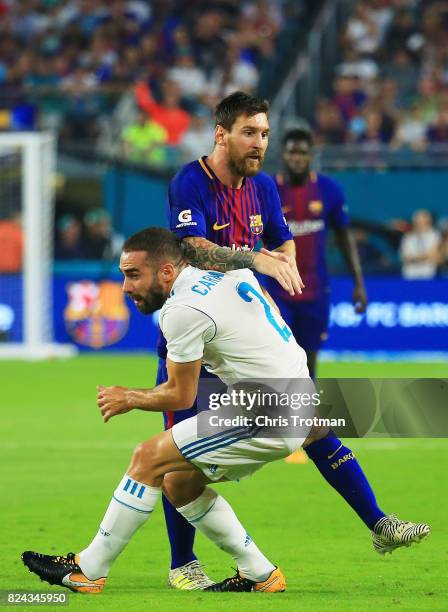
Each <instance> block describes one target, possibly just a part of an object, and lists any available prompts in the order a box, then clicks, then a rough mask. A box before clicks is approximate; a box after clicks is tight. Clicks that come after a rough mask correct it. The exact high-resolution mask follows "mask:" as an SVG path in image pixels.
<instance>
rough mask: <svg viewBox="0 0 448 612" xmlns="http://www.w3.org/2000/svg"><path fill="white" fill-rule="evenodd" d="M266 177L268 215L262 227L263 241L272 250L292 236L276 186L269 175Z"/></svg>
mask: <svg viewBox="0 0 448 612" xmlns="http://www.w3.org/2000/svg"><path fill="white" fill-rule="evenodd" d="M266 179H267V180H269V183H267V184H266V195H267V198H268V199H267V204H268V206H267V208H268V210H269V213H268V214H269V216H268V220H267V223H266V225H265V227H264V229H263V243H264V244H265V246H266V248H267V249H269V250H270V251H272V250H273V249H277V248H278V247H279V246H281V245H282V244H283V243H284V242H286V241H287V240H292V239H293V236H292V234H291V231H290V229H289V225H288V223H287V221H286V219H285V215H284V214H283V211H282V204H281V202H280V196H279V194H278V190H277V187H276V185H275V183H274V181H273V180H272V179H271V178H270V177H266Z"/></svg>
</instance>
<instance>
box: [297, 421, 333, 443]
mask: <svg viewBox="0 0 448 612" xmlns="http://www.w3.org/2000/svg"><path fill="white" fill-rule="evenodd" d="M329 433H330V429H329V428H328V427H327V426H326V425H313V427H312V428H311V431H310V433H309V434H308V436H307V438H306V440H305V442H304V443H303V448H306V447H307V446H308V445H309V444H311V443H312V442H317V440H322V438H325V437H326V436H328V434H329Z"/></svg>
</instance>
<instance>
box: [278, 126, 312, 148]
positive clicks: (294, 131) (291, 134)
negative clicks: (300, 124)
mask: <svg viewBox="0 0 448 612" xmlns="http://www.w3.org/2000/svg"><path fill="white" fill-rule="evenodd" d="M290 140H294V141H297V140H304V141H305V142H307V143H308V144H309V145H310V147H312V146H313V135H312V134H311V132H310V131H309V130H307V129H305V128H291V129H290V130H287V131H286V132H285V133H284V134H283V138H282V146H285V145H286V143H287V142H289V141H290Z"/></svg>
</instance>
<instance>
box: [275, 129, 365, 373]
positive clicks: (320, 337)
mask: <svg viewBox="0 0 448 612" xmlns="http://www.w3.org/2000/svg"><path fill="white" fill-rule="evenodd" d="M312 146H313V137H312V135H311V132H309V131H308V130H306V129H297V128H296V129H291V130H289V131H287V132H286V133H285V135H284V137H283V162H284V172H283V173H282V174H277V175H276V177H275V181H276V183H277V187H278V190H279V194H280V200H281V202H282V209H283V213H284V215H285V218H286V220H287V221H288V224H289V227H290V229H291V232H292V235H293V236H294V242H295V244H296V252H297V261H298V264H299V269H300V272H301V275H302V279H303V282H304V284H305V288H304V290H303V292H302V293H300V294H294V295H290V294H288V293H287V292H286V291H283V290H282V289H281V287H279V286H276V283H272V282H271V280H270V279H268V280H267V287H268V290H269V292H270V293H271V295H272V297H273V298H274V300H275V302H276V303H277V305H278V306H279V308H280V311H281V313H282V316H283V318H284V319H285V321H286V322H287V323H288V325H289V326H290V328H291V330H292V332H293V334H294V336H295V338H296V340H297V342H298V343H299V344H300V346H301V347H302V348H304V349H305V351H306V354H307V359H308V369H309V372H310V376H311V377H313V378H314V377H315V375H316V362H317V354H318V351H319V349H320V346H321V344H322V342H323V341H324V340H325V339H326V337H327V329H328V320H329V312H330V287H329V279H328V272H327V266H326V261H325V250H326V240H327V235H328V229H329V228H332V229H333V230H334V231H335V233H336V238H337V243H338V246H339V248H340V250H341V253H342V254H343V256H344V258H345V260H346V262H347V265H348V268H349V270H350V273H351V275H352V277H353V282H354V289H353V295H352V300H353V304H354V307H355V310H356V312H358V313H361V312H364V311H365V310H366V306H367V295H366V291H365V288H364V281H363V276H362V271H361V265H360V262H359V257H358V252H357V248H356V243H355V241H354V239H353V237H352V236H351V234H350V231H349V229H348V224H349V220H348V216H347V211H346V207H345V198H344V194H343V191H342V188H341V187H340V185H339V184H338V183H337V182H336V181H334V180H333V179H331V178H329V177H328V176H324V175H322V174H318V173H316V172H313V171H312V170H311V161H312Z"/></svg>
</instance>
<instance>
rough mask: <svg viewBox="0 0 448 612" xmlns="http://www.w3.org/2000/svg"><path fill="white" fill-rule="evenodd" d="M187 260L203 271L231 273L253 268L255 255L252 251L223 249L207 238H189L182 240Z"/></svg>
mask: <svg viewBox="0 0 448 612" xmlns="http://www.w3.org/2000/svg"><path fill="white" fill-rule="evenodd" d="M182 245H183V248H184V254H185V258H186V259H187V260H188V261H189V262H190V263H191V264H192V265H193V266H195V267H196V268H200V269H201V270H216V271H217V272H230V270H241V269H243V268H253V266H254V259H255V253H253V252H252V251H234V250H233V249H231V248H229V247H221V246H218V245H217V244H214V243H213V242H210V240H207V239H206V238H199V237H196V236H188V237H187V238H184V239H183V240H182Z"/></svg>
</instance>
